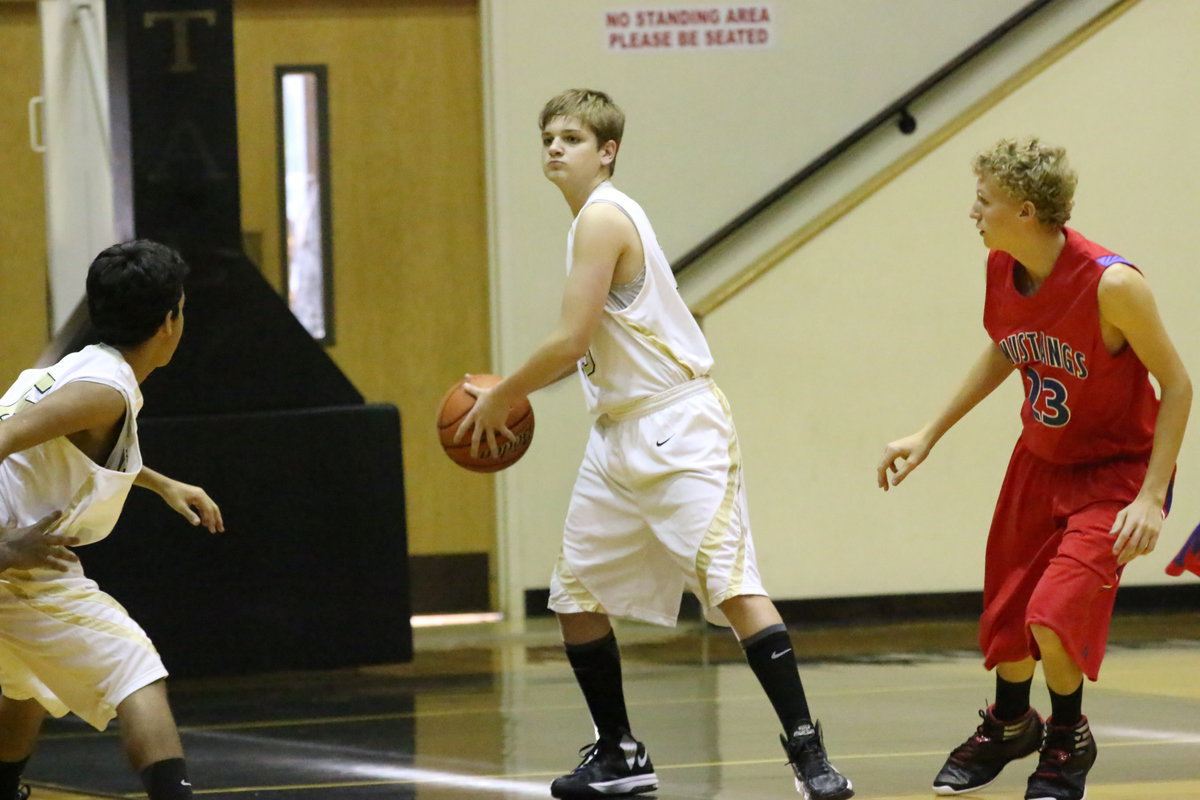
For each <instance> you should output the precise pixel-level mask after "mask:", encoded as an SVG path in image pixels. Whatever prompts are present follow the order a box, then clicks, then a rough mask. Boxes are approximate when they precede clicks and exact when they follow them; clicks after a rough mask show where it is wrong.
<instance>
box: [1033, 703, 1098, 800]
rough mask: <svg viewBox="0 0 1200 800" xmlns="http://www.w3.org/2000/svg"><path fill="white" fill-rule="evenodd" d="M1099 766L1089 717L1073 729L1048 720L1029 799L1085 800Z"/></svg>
mask: <svg viewBox="0 0 1200 800" xmlns="http://www.w3.org/2000/svg"><path fill="white" fill-rule="evenodd" d="M1095 763H1096V740H1095V739H1094V738H1092V729H1091V726H1089V725H1088V721H1087V717H1082V718H1080V720H1079V722H1077V723H1075V724H1074V725H1071V726H1069V727H1068V726H1062V727H1060V726H1058V725H1055V724H1054V718H1053V717H1051V718H1050V719H1048V720H1047V721H1046V738H1045V740H1044V741H1043V742H1042V757H1041V759H1039V760H1038V765H1037V769H1036V770H1034V772H1033V774H1032V775H1030V776H1029V784H1028V786H1027V787H1026V789H1025V800H1083V797H1084V795H1086V794H1087V776H1088V772H1089V771H1090V770H1091V768H1092V765H1093V764H1095Z"/></svg>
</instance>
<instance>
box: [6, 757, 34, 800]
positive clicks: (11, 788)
mask: <svg viewBox="0 0 1200 800" xmlns="http://www.w3.org/2000/svg"><path fill="white" fill-rule="evenodd" d="M27 763H29V759H28V758H22V759H21V760H20V761H0V797H16V796H17V788H18V787H19V786H20V785H21V773H22V772H24V771H25V765H26V764H27Z"/></svg>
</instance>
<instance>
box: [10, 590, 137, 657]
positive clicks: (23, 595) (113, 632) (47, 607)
mask: <svg viewBox="0 0 1200 800" xmlns="http://www.w3.org/2000/svg"><path fill="white" fill-rule="evenodd" d="M32 585H33V582H16V581H9V580H5V581H0V590H6V591H7V592H8V593H9V594H11V595H12V596H13V597H14V598H16V599H17V600H20V601H22V602H24V603H25V604H26V605H27V606H28V607H29V609H30V610H33V611H38V612H40V613H42V614H45V615H46V616H48V617H51V618H52V619H55V620H57V621H58V622H61V623H63V624H66V625H71V626H73V627H76V628H85V629H87V630H91V631H95V632H96V633H104V634H108V635H109V636H116V637H119V638H122V639H128V640H129V641H131V642H135V643H137V644H138V645H140V646H141V647H144V648H145V649H147V650H149V651H150V652H152V653H157V652H158V650H157V649H156V648H155V647H154V643H153V642H151V641H150V639H149V637H147V636H146V634H145V633H143V632H142V631H141V630H140V629H137V628H128V627H125V626H124V625H121V624H119V623H117V622H112V621H110V620H105V619H99V618H97V617H90V616H87V615H85V614H79V613H76V612H74V611H72V610H70V609H69V608H66V607H64V605H62V604H66V603H81V602H87V603H97V604H99V605H103V606H107V607H108V608H110V609H112V610H114V611H118V612H120V613H122V614H124V615H125V616H126V617H127V618H128V617H129V612H127V611H126V610H125V608H124V607H123V606H122V605H121V604H120V603H118V602H117V601H116V600H114V599H113V598H111V597H109V596H108V595H106V594H104V593H103V592H101V591H100V590H99V589H95V588H85V587H74V586H67V585H64V584H62V583H58V582H46V583H40V582H39V583H38V584H37V585H38V586H39V588H38V589H37V590H36V591H33V592H30V591H27V588H30V587H31V586H32ZM42 587H44V588H42ZM51 601H55V602H51ZM130 621H131V622H132V619H130Z"/></svg>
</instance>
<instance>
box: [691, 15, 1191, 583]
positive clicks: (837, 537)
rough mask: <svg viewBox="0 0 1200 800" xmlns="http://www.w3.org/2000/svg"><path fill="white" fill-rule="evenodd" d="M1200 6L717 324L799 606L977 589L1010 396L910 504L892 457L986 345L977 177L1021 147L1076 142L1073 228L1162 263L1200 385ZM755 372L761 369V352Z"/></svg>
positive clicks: (906, 181) (1013, 123) (962, 144)
mask: <svg viewBox="0 0 1200 800" xmlns="http://www.w3.org/2000/svg"><path fill="white" fill-rule="evenodd" d="M1198 34H1200V5H1197V4H1195V3H1191V2H1187V0H1155V2H1143V3H1140V4H1137V5H1135V6H1134V7H1133V8H1132V10H1130V11H1129V12H1128V13H1126V14H1125V15H1124V16H1122V17H1120V18H1119V19H1117V20H1116V21H1115V22H1114V23H1113V24H1112V25H1110V26H1109V27H1107V28H1106V29H1104V30H1102V31H1101V32H1100V33H1099V34H1097V35H1096V36H1095V37H1094V38H1092V39H1091V40H1089V41H1087V42H1086V43H1084V44H1083V45H1082V46H1080V47H1079V48H1078V49H1077V50H1075V51H1074V52H1073V53H1071V54H1070V55H1068V56H1066V57H1065V58H1064V59H1063V60H1062V61H1061V62H1060V63H1058V64H1056V65H1055V66H1053V67H1051V68H1050V69H1048V70H1047V71H1045V72H1044V73H1043V74H1042V75H1040V76H1039V77H1038V78H1036V79H1035V80H1033V81H1031V82H1030V83H1029V84H1028V85H1027V86H1025V87H1024V88H1022V89H1020V90H1018V91H1017V92H1016V93H1015V94H1013V95H1012V96H1010V97H1009V98H1008V99H1006V100H1005V101H1003V102H1001V103H1000V104H999V105H997V106H996V107H995V108H994V109H992V110H991V111H989V112H988V113H986V114H985V115H984V116H982V117H981V118H980V119H978V120H977V121H976V122H974V123H973V124H971V125H969V126H968V127H966V128H965V129H964V130H963V131H962V132H961V133H960V134H958V135H957V136H955V137H954V138H953V139H952V140H950V141H949V142H948V143H946V144H945V145H944V146H942V147H941V148H939V149H937V150H935V151H934V152H932V153H931V154H930V155H928V156H927V157H926V158H924V159H923V160H922V161H920V162H919V163H918V164H917V165H916V166H914V167H913V168H912V169H910V170H909V171H908V172H906V173H904V174H903V175H901V176H900V177H899V178H897V179H896V180H895V181H893V182H892V183H891V184H889V185H888V186H887V187H886V188H885V189H883V190H882V191H881V192H879V193H878V194H877V195H875V196H874V197H872V198H870V199H869V200H868V201H867V202H865V203H863V204H862V205H861V206H860V207H859V208H858V209H857V210H856V211H854V212H853V213H852V214H850V215H849V216H847V217H845V218H843V219H842V220H841V221H839V222H838V223H836V224H835V225H833V226H832V227H830V228H829V229H828V230H827V231H825V232H824V233H823V234H822V235H821V236H819V237H818V238H816V239H815V240H814V241H812V242H811V243H810V244H809V245H808V246H806V247H804V248H803V249H801V250H800V251H799V252H797V253H796V254H795V255H793V256H792V257H791V258H789V259H787V260H786V262H784V263H783V264H782V265H780V266H779V267H778V268H776V269H775V270H774V271H773V272H772V273H770V274H769V275H767V276H766V277H765V278H763V279H762V280H760V281H759V282H757V283H756V284H754V285H752V286H751V287H750V288H749V289H748V290H746V291H745V292H743V293H742V294H741V295H739V296H737V297H736V298H735V299H734V300H733V301H731V302H729V303H728V304H727V305H726V306H724V307H722V308H721V309H719V310H718V311H716V312H715V313H713V314H711V315H710V316H709V317H707V318H706V330H707V332H708V335H709V337H710V340H711V342H712V344H713V346H714V349H715V351H716V356H717V359H718V364H719V369H718V378H719V380H720V381H721V383H722V385H723V386H724V387H725V391H726V392H727V393H728V395H729V396H730V399H731V401H732V402H733V405H734V409H735V413H736V414H737V418H738V420H739V430H740V432H741V435H742V438H743V444H744V448H745V452H746V457H747V462H748V464H749V476H750V484H749V485H750V491H751V507H752V509H753V513H754V527H755V536H756V539H757V540H758V544H759V551H760V553H768V554H773V555H772V556H771V557H768V558H765V559H763V567H764V576H765V579H766V581H767V586H768V588H771V589H772V590H773V591H774V592H775V593H776V594H778V595H780V596H783V597H809V596H838V595H855V594H874V593H889V592H921V591H937V590H954V589H977V588H978V587H979V584H980V576H981V574H982V556H983V544H984V536H985V534H986V531H987V526H988V523H989V520H990V516H991V509H992V505H993V503H994V500H995V495H996V492H997V490H998V488H999V482H1000V478H1001V476H1002V474H1003V470H1004V467H1005V464H1006V462H1007V458H1008V453H1009V451H1010V450H1011V447H1012V443H1013V440H1014V439H1015V436H1016V433H1017V431H1018V427H1019V425H1018V419H1017V414H1018V409H1019V404H1020V402H1021V388H1020V386H1019V385H1018V383H1019V382H1018V381H1017V380H1016V379H1010V380H1009V381H1008V383H1006V384H1005V385H1004V386H1002V387H1001V388H1000V389H999V390H998V391H997V392H996V393H995V395H993V396H992V397H991V398H989V399H988V400H987V401H985V402H984V403H983V404H982V405H981V406H980V407H979V408H977V409H976V410H975V412H974V413H973V414H971V415H970V416H969V417H967V418H966V419H965V420H964V421H963V422H962V423H960V425H959V426H957V427H956V428H955V429H954V430H953V431H952V432H951V433H950V434H949V435H948V436H947V437H946V438H945V439H944V440H943V441H942V443H941V444H940V445H939V446H938V448H937V449H936V450H935V451H934V453H933V454H932V455H931V457H930V459H929V461H927V462H926V463H925V464H924V465H923V466H922V467H921V468H920V469H919V470H918V471H917V472H916V473H914V475H913V476H912V477H911V478H910V479H909V480H908V481H907V482H906V483H905V484H904V485H903V486H902V487H900V488H899V489H898V490H895V491H893V492H891V493H889V494H888V495H886V496H885V495H884V494H883V493H882V492H880V491H879V490H878V489H876V488H875V486H874V474H873V471H874V465H875V463H876V462H877V460H878V458H879V455H880V452H881V450H882V448H883V445H884V444H885V443H886V442H887V441H889V440H890V439H893V438H896V437H898V436H900V435H903V434H906V433H909V432H911V431H912V430H914V429H916V428H917V427H919V426H920V425H921V424H923V423H924V422H925V421H926V420H927V419H928V418H929V417H930V416H931V415H932V414H933V413H934V411H935V410H936V408H937V407H938V406H939V404H941V403H943V402H944V401H945V400H946V398H947V397H948V395H949V393H950V392H951V391H952V390H953V389H954V388H955V387H956V385H957V383H958V381H959V380H961V378H962V376H963V375H964V373H965V371H966V369H967V367H968V366H969V364H970V363H971V361H972V359H973V358H974V357H975V356H976V355H977V354H978V352H979V351H980V350H981V349H982V348H983V347H984V346H985V344H986V341H987V339H986V337H985V334H984V332H983V329H982V326H981V310H982V293H983V260H984V256H985V253H984V251H983V250H982V248H981V247H980V244H979V242H978V238H977V235H976V233H975V232H974V230H973V228H972V225H971V222H970V220H969V219H968V218H967V213H968V210H969V208H970V205H971V202H972V198H973V194H974V176H973V175H972V174H971V171H970V167H969V162H970V158H971V156H972V155H973V154H974V152H976V151H977V150H979V149H981V148H983V147H985V146H987V145H989V144H990V143H992V142H993V141H994V140H996V139H998V138H1000V137H1002V136H1012V135H1024V134H1038V135H1041V136H1043V137H1044V138H1046V139H1048V140H1051V141H1055V142H1061V143H1063V144H1065V145H1067V146H1068V148H1069V152H1070V154H1071V157H1072V160H1073V161H1074V163H1075V166H1076V168H1077V169H1078V171H1079V173H1080V185H1079V190H1078V194H1077V204H1076V211H1075V215H1074V218H1073V220H1072V223H1071V224H1072V225H1073V226H1075V227H1077V228H1078V229H1080V230H1081V231H1082V232H1084V233H1085V234H1086V235H1088V236H1090V237H1091V238H1094V239H1096V240H1098V241H1099V242H1101V243H1103V244H1105V245H1106V246H1108V247H1109V248H1111V249H1113V250H1115V251H1117V252H1119V253H1122V254H1123V255H1125V256H1127V257H1129V258H1130V259H1132V260H1133V261H1134V262H1135V263H1137V264H1139V265H1140V266H1142V268H1143V269H1144V271H1145V273H1146V275H1147V277H1148V279H1149V280H1150V283H1151V286H1152V287H1153V288H1154V290H1155V293H1156V295H1157V297H1158V301H1159V304H1160V307H1161V311H1162V314H1163V317H1164V318H1165V321H1166V324H1167V326H1168V329H1169V330H1170V332H1171V333H1172V336H1173V338H1174V340H1175V343H1176V345H1177V346H1178V348H1179V350H1180V351H1181V354H1182V356H1183V358H1184V361H1185V363H1186V364H1187V365H1188V367H1189V368H1190V371H1191V374H1192V376H1193V380H1200V339H1198V333H1200V325H1198V323H1197V316H1196V312H1195V298H1196V297H1200V272H1198V271H1197V270H1196V267H1195V264H1194V263H1193V262H1194V251H1195V248H1194V244H1193V242H1192V239H1193V236H1192V228H1193V227H1194V226H1193V225H1192V224H1191V217H1192V216H1193V214H1194V210H1195V205H1196V203H1195V198H1194V196H1193V195H1194V193H1193V192H1192V189H1191V186H1192V183H1193V176H1194V175H1196V174H1197V173H1198V172H1200V156H1198V155H1197V153H1196V149H1195V131H1196V129H1197V127H1198V126H1200V111H1198V109H1200V85H1198V84H1197V83H1196V81H1195V80H1194V76H1195V75H1197V74H1200V57H1198V56H1197V52H1196V48H1195V46H1194V43H1195V41H1196V37H1197V35H1198ZM748 354H750V355H748ZM1197 425H1200V422H1197V420H1196V419H1195V418H1193V426H1192V427H1193V430H1192V434H1191V436H1190V438H1189V439H1188V440H1186V441H1185V443H1184V450H1183V453H1182V455H1181V457H1180V462H1179V477H1180V484H1179V487H1177V489H1178V490H1177V492H1176V496H1175V508H1174V511H1173V514H1172V518H1171V520H1170V521H1169V522H1168V525H1167V528H1166V530H1165V534H1164V538H1163V544H1162V546H1161V549H1160V552H1158V553H1155V554H1153V555H1152V556H1151V557H1149V558H1144V559H1140V560H1139V561H1137V562H1135V563H1134V564H1133V565H1131V566H1130V567H1129V569H1128V570H1127V572H1126V582H1127V583H1135V584H1136V583H1160V582H1169V581H1170V580H1171V579H1169V578H1166V577H1165V576H1164V575H1163V574H1162V569H1163V567H1164V565H1165V564H1166V562H1167V560H1168V559H1169V558H1170V556H1171V555H1173V554H1174V552H1175V550H1176V549H1177V548H1178V547H1179V545H1180V544H1181V543H1182V541H1183V539H1184V538H1186V536H1187V534H1188V532H1190V530H1191V528H1192V527H1193V526H1194V525H1195V524H1196V523H1197V522H1198V521H1200V498H1197V496H1196V493H1195V492H1194V491H1187V488H1186V487H1188V486H1194V485H1195V481H1196V480H1197V476H1198V475H1200V431H1197V430H1196V428H1197Z"/></svg>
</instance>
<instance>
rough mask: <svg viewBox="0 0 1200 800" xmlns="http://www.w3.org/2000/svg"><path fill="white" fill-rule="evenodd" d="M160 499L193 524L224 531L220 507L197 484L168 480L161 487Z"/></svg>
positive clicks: (210, 530)
mask: <svg viewBox="0 0 1200 800" xmlns="http://www.w3.org/2000/svg"><path fill="white" fill-rule="evenodd" d="M160 494H161V495H162V499H163V500H164V501H166V504H167V505H169V506H170V507H171V508H173V509H175V510H176V511H178V512H179V513H180V514H182V515H183V518H184V519H186V520H187V521H188V522H190V523H192V524H193V525H203V526H204V527H205V528H208V532H209V533H224V532H225V521H224V520H222V519H221V509H220V508H219V507H218V506H217V504H216V503H214V502H213V500H212V498H211V497H209V496H208V492H206V491H204V490H203V489H201V488H200V487H199V486H192V485H191V484H187V483H181V482H179V481H175V480H172V481H169V482H168V483H167V485H166V486H165V487H164V488H163V490H162V492H161V493H160Z"/></svg>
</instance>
